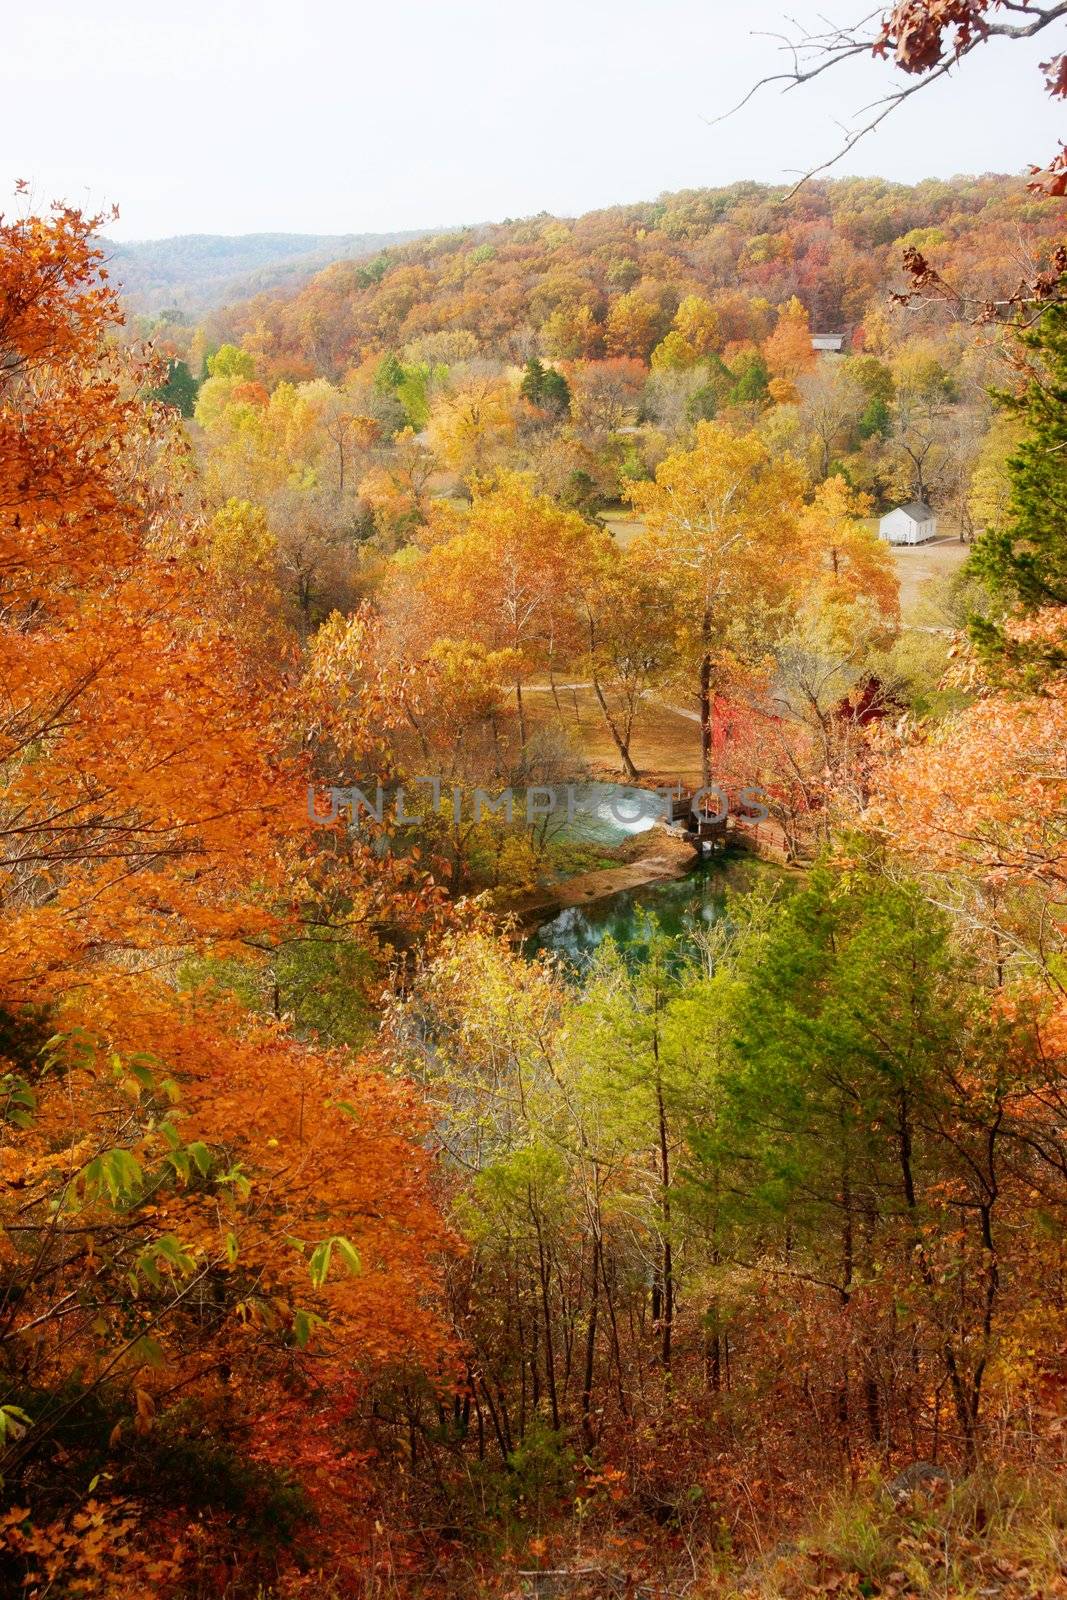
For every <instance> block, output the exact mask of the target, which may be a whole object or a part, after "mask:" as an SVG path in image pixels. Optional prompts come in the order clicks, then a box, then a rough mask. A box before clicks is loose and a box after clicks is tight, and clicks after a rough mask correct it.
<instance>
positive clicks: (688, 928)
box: [525, 858, 773, 967]
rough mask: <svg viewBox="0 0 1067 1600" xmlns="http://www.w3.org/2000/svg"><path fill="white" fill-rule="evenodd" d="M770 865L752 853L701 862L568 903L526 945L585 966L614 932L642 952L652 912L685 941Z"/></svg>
mask: <svg viewBox="0 0 1067 1600" xmlns="http://www.w3.org/2000/svg"><path fill="white" fill-rule="evenodd" d="M767 870H772V871H773V869H768V868H767V867H766V866H765V865H763V864H762V863H758V862H755V861H752V860H750V859H748V858H741V859H738V858H733V859H728V860H726V861H722V860H708V861H705V862H702V863H698V864H697V865H696V866H694V868H693V870H692V871H691V872H689V873H687V874H686V876H685V877H684V878H675V879H671V880H670V881H668V882H666V883H648V884H644V885H642V887H641V888H639V889H623V890H620V892H619V893H618V894H613V895H609V896H606V897H605V898H604V899H602V900H594V901H592V902H591V903H590V904H589V905H585V906H567V907H566V908H565V909H564V910H562V911H560V912H559V913H558V915H557V916H554V917H552V918H551V920H550V921H548V922H543V923H542V924H541V926H540V927H539V928H537V929H535V931H534V932H533V933H532V934H530V935H529V937H528V938H527V940H526V945H525V948H526V951H527V953H528V954H530V955H533V954H536V952H537V951H539V950H548V951H551V952H552V953H553V954H555V955H560V956H564V957H565V958H566V959H567V960H568V961H571V962H573V963H574V964H575V965H576V966H578V967H583V966H585V965H586V964H587V963H588V961H589V959H590V958H591V957H592V955H593V954H594V953H595V952H596V950H597V948H598V947H599V946H600V945H601V944H602V943H603V941H604V940H605V939H606V938H608V937H609V936H610V937H611V938H612V939H614V940H615V943H616V944H618V945H619V946H620V948H622V949H624V950H629V951H631V952H632V953H634V954H637V955H640V952H641V950H642V949H643V948H644V947H645V945H646V942H647V922H646V920H645V919H646V918H647V916H648V914H649V913H651V914H652V915H653V916H655V918H656V921H657V922H658V923H659V925H660V928H661V929H662V930H663V932H664V933H665V934H667V935H668V936H669V937H671V938H675V939H679V940H683V941H684V940H685V939H686V937H687V936H691V935H692V934H693V933H694V932H696V931H697V929H699V928H700V927H710V926H711V924H713V923H715V922H718V921H719V920H720V919H721V917H722V916H723V914H724V911H725V906H726V896H727V894H728V893H730V892H734V893H736V892H738V891H741V892H743V891H744V890H746V889H748V888H751V887H752V885H753V883H754V881H755V876H756V874H757V873H759V872H766V871H767Z"/></svg>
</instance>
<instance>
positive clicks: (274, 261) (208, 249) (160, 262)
mask: <svg viewBox="0 0 1067 1600" xmlns="http://www.w3.org/2000/svg"><path fill="white" fill-rule="evenodd" d="M413 237H415V234H414V233H413V232H408V233H345V234H314V233H246V234H236V235H223V234H210V233H187V234H180V235H178V236H177V237H176V238H173V239H145V240H131V241H129V242H126V241H122V242H119V241H116V240H110V239H105V240H104V241H103V248H104V254H105V258H106V261H107V266H108V271H109V272H110V273H111V276H112V278H113V280H114V282H115V285H116V287H117V288H118V289H119V290H120V292H121V293H122V296H123V298H124V300H125V301H126V303H127V305H129V306H130V307H131V308H132V309H133V310H134V311H137V312H155V311H161V310H163V309H165V308H177V309H179V310H182V311H185V312H201V311H204V310H206V309H207V308H208V307H211V306H218V305H224V304H225V303H226V302H227V301H229V300H237V299H242V298H244V297H246V296H248V295H252V294H258V293H260V292H262V291H263V290H265V289H276V288H278V287H279V286H280V285H283V284H286V283H289V284H292V283H300V282H301V281H302V280H304V279H306V278H309V277H311V275H312V274H313V273H315V272H317V271H319V269H320V268H321V267H323V266H325V265H327V264H328V263H329V262H332V261H340V260H342V259H344V258H345V257H347V256H362V255H367V256H372V255H374V254H375V253H376V252H377V251H378V250H384V249H385V248H386V247H387V246H388V245H393V244H400V243H402V242H403V241H405V240H407V239H410V238H413Z"/></svg>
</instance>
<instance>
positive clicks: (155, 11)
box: [0, 0, 1063, 239]
mask: <svg viewBox="0 0 1067 1600" xmlns="http://www.w3.org/2000/svg"><path fill="white" fill-rule="evenodd" d="M870 4H871V0H854V5H853V6H849V4H848V3H847V0H837V4H836V6H835V4H834V0H817V3H814V4H813V3H811V0H796V3H795V4H792V5H790V4H789V0H740V3H738V0H702V3H698V0H537V3H536V4H529V3H525V4H522V5H519V4H518V3H516V0H374V3H373V4H371V3H367V0H304V3H303V4H302V5H297V4H293V3H289V4H284V5H283V4H279V3H278V0H210V3H208V0H184V3H183V4H181V5H172V6H166V7H163V6H158V5H152V4H146V3H145V0H108V3H107V4H106V5H105V6H87V5H85V3H84V0H35V3H34V4H33V6H32V7H31V6H30V5H28V4H23V5H21V6H20V7H19V10H18V12H17V13H14V14H12V13H9V14H8V16H7V18H6V20H5V30H4V31H5V40H4V50H3V53H2V55H0V107H2V108H3V109H2V112H0V197H6V195H8V194H10V192H11V190H12V187H13V184H14V181H15V180H16V179H18V178H24V179H27V180H28V181H29V182H30V184H31V189H32V193H33V196H34V199H35V200H36V201H37V202H40V203H45V202H47V201H49V200H52V199H63V200H66V201H68V202H70V203H72V204H76V205H81V206H85V207H89V208H100V207H102V206H104V205H111V204H112V203H114V204H117V205H118V206H119V209H120V220H119V222H118V223H117V224H116V225H114V226H109V228H108V230H107V231H108V233H109V234H110V235H111V236H112V237H115V238H122V239H148V238H159V237H164V236H167V235H171V234H177V233H226V234H234V233H248V232H262V231H270V232H286V233H362V232H368V231H375V232H376V231H389V230H394V229H403V228H420V227H436V226H449V225H458V224H462V223H475V222H489V221H500V220H502V219H503V218H505V217H519V216H526V215H530V214H532V213H534V212H538V211H542V210H544V211H550V212H554V213H556V214H559V215H565V216H570V215H575V214H577V213H579V212H581V211H587V210H591V209H594V208H596V207H600V206H607V205H615V204H618V203H622V202H628V201H636V200H645V199H651V198H654V197H655V196H656V195H658V194H660V193H662V192H664V191H666V190H672V189H681V188H689V187H698V186H704V185H717V184H723V183H730V182H733V181H734V180H736V179H740V178H753V179H758V180H762V181H766V182H775V183H779V182H782V181H783V180H787V179H791V178H793V177H795V176H796V175H798V174H799V173H800V172H801V171H803V170H805V169H807V168H809V167H810V166H813V165H815V164H817V163H818V162H820V161H822V160H825V159H827V158H828V157H830V156H832V155H833V154H835V153H836V152H837V151H838V150H839V148H840V145H841V139H842V133H841V125H842V124H848V123H849V121H850V119H851V118H852V116H853V114H854V113H855V112H856V111H857V109H858V108H860V107H862V106H863V105H865V104H866V103H867V102H868V101H870V100H872V99H874V98H875V97H876V96H877V95H879V94H881V93H884V92H885V91H886V88H887V87H889V86H891V85H892V84H893V83H894V82H899V81H900V80H899V77H898V76H897V75H896V74H894V73H893V71H892V69H891V67H889V65H888V64H883V63H876V62H873V61H868V60H864V61H861V62H855V63H849V64H847V65H846V66H845V67H844V68H842V69H840V70H835V71H833V72H831V73H827V74H825V75H824V76H823V77H822V78H820V79H817V80H816V81H815V82H813V83H812V84H809V85H807V86H806V87H804V88H801V89H794V90H792V91H791V92H790V93H788V94H786V95H784V96H783V95H782V94H781V93H780V92H779V90H778V89H776V88H774V87H771V88H769V89H765V90H763V91H762V92H761V94H760V95H759V96H758V97H757V98H756V99H755V100H754V101H752V102H751V103H750V104H749V105H747V106H746V107H745V108H744V109H742V110H741V111H739V112H738V113H737V114H736V115H735V116H733V117H732V118H730V119H728V120H727V121H725V122H716V121H715V120H714V119H715V118H716V117H718V116H719V115H720V114H721V113H722V112H724V111H725V110H727V109H728V108H729V106H730V105H732V104H733V103H735V102H736V101H737V100H738V99H739V98H740V96H741V94H742V93H743V92H744V90H745V89H746V88H748V87H749V86H750V85H751V84H752V83H753V82H755V81H756V80H757V79H758V78H760V77H762V76H763V75H764V74H766V73H768V72H773V71H776V70H778V69H779V68H780V66H781V64H782V58H781V56H780V53H779V50H778V47H777V43H776V40H775V39H774V38H771V37H767V35H768V34H773V33H780V32H781V31H782V30H783V28H786V27H788V24H787V23H786V22H785V20H784V19H785V16H786V14H788V15H789V16H791V17H793V18H794V19H796V20H797V21H798V22H800V23H801V24H809V25H811V26H813V27H816V26H818V19H819V17H820V15H826V14H828V15H829V16H830V17H831V19H832V20H833V21H835V22H847V21H852V20H855V19H856V18H857V17H859V16H862V15H863V14H864V13H865V12H866V11H867V10H868V8H869V6H870ZM1055 48H1057V49H1062V48H1063V44H1062V42H1061V43H1059V44H1057V45H1056V46H1055ZM1053 53H1054V50H1053V41H1052V40H1051V31H1050V32H1046V34H1045V35H1044V36H1043V37H1042V38H1037V39H1035V40H1032V41H1026V42H1023V43H996V42H994V43H992V44H990V45H987V46H984V47H983V48H981V49H979V50H978V51H976V52H975V53H974V54H973V55H972V56H971V57H970V59H969V60H968V61H967V62H965V63H964V64H963V66H962V67H961V68H960V70H959V72H958V74H954V75H953V76H952V78H951V79H949V80H946V81H942V82H941V83H939V84H934V85H932V86H930V87H929V88H927V89H924V90H923V91H922V92H921V93H920V94H917V95H915V96H913V98H912V99H911V100H910V101H909V102H908V103H907V104H906V105H905V106H903V107H902V108H900V109H899V110H897V111H896V112H894V113H893V115H892V116H891V117H889V118H888V119H887V121H886V123H885V125H884V127H883V128H882V129H881V130H879V131H878V132H877V133H876V134H874V135H872V136H871V137H869V138H868V139H865V140H864V141H862V143H860V144H859V145H858V147H857V148H856V149H855V150H854V151H853V152H852V153H851V154H850V156H849V157H848V158H847V159H846V160H845V161H843V162H841V163H840V164H839V165H838V166H836V167H835V168H834V169H833V170H834V172H835V173H839V174H846V173H853V174H856V173H858V174H878V175H880V176H883V177H888V178H894V179H899V180H901V181H904V182H914V181H916V180H918V179H920V178H924V177H951V176H952V175H953V174H956V173H964V172H967V173H973V172H988V171H997V172H1016V171H1021V170H1023V169H1024V168H1025V167H1026V166H1027V165H1028V164H1029V163H1030V162H1032V161H1033V162H1036V161H1039V160H1044V159H1047V158H1048V157H1049V156H1050V155H1051V153H1052V152H1053V151H1054V149H1055V147H1056V144H1057V140H1058V138H1059V136H1061V134H1062V132H1063V130H1062V128H1061V126H1060V124H1061V123H1062V120H1063V114H1062V107H1060V108H1059V110H1057V108H1056V107H1054V105H1053V103H1052V102H1051V101H1049V100H1048V98H1047V96H1046V95H1045V94H1044V93H1043V89H1042V84H1041V78H1040V74H1039V72H1038V65H1037V64H1038V62H1039V61H1042V60H1045V59H1047V57H1048V56H1049V55H1051V54H1053ZM4 205H5V199H4V198H0V209H2V208H3V207H4Z"/></svg>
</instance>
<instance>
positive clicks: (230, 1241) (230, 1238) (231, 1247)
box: [226, 1233, 237, 1267]
mask: <svg viewBox="0 0 1067 1600" xmlns="http://www.w3.org/2000/svg"><path fill="white" fill-rule="evenodd" d="M226 1260H227V1261H228V1262H229V1263H230V1266H231V1267H232V1266H233V1265H234V1263H235V1262H236V1260H237V1235H236V1234H235V1233H228V1234H227V1235H226Z"/></svg>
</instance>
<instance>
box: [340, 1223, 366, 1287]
mask: <svg viewBox="0 0 1067 1600" xmlns="http://www.w3.org/2000/svg"><path fill="white" fill-rule="evenodd" d="M333 1242H334V1244H335V1245H336V1246H337V1253H338V1255H339V1256H340V1257H341V1260H342V1261H343V1262H344V1264H345V1266H346V1267H347V1268H348V1270H349V1272H350V1273H351V1274H352V1276H353V1277H356V1276H357V1275H358V1274H359V1273H361V1272H362V1271H363V1262H362V1259H361V1258H360V1254H359V1251H358V1250H357V1249H356V1247H355V1245H354V1244H353V1243H352V1241H351V1240H350V1239H345V1238H343V1237H342V1235H341V1234H338V1235H337V1237H336V1238H335V1239H334V1241H333Z"/></svg>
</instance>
